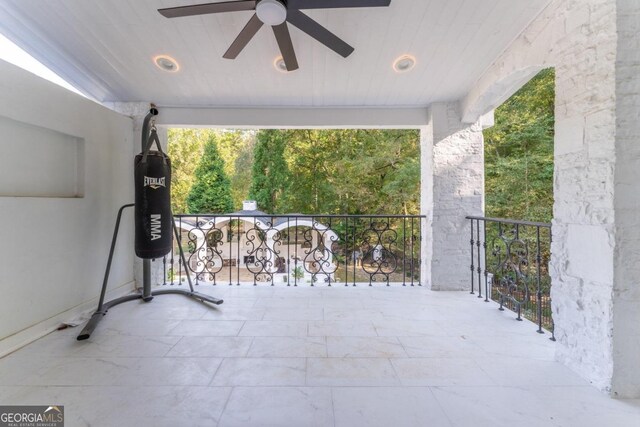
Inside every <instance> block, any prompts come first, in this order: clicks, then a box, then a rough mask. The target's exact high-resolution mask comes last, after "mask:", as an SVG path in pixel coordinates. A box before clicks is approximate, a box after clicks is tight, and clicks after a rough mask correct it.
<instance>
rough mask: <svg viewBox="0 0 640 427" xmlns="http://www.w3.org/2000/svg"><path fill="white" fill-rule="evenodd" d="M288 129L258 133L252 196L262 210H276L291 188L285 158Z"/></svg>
mask: <svg viewBox="0 0 640 427" xmlns="http://www.w3.org/2000/svg"><path fill="white" fill-rule="evenodd" d="M286 144H287V132H286V131H279V130H262V131H260V132H259V133H258V137H257V141H256V145H255V149H254V160H253V168H252V182H251V187H250V188H249V198H250V199H252V200H255V201H256V202H258V206H259V207H260V209H262V210H264V211H266V212H275V211H276V210H277V207H278V206H279V205H280V203H281V198H282V197H283V195H284V193H285V191H286V190H287V188H288V180H289V169H288V167H287V163H286V161H285V158H284V151H285V147H286Z"/></svg>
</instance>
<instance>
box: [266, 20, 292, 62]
mask: <svg viewBox="0 0 640 427" xmlns="http://www.w3.org/2000/svg"><path fill="white" fill-rule="evenodd" d="M271 28H273V34H275V36H276V41H277V42H278V47H279V48H280V53H281V54H282V59H284V63H285V65H286V66H287V71H294V70H297V69H298V59H297V58H296V52H295V51H294V50H293V43H292V42H291V35H290V34H289V27H287V23H286V22H283V23H282V24H280V25H276V26H275V27H271Z"/></svg>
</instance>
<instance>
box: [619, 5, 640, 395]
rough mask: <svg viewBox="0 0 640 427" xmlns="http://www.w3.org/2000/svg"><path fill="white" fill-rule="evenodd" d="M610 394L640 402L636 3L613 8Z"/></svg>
mask: <svg viewBox="0 0 640 427" xmlns="http://www.w3.org/2000/svg"><path fill="white" fill-rule="evenodd" d="M617 8H618V10H617V26H618V49H617V58H616V153H615V154H616V169H615V187H614V191H615V210H616V218H615V219H616V222H615V226H616V234H615V236H616V239H615V252H614V266H613V277H614V289H613V298H614V299H613V305H614V312H613V361H614V372H613V381H612V390H613V393H614V394H615V395H618V396H636V397H638V396H640V369H639V368H640V250H639V248H640V215H639V212H640V167H639V166H640V78H639V76H640V1H638V0H618V2H617Z"/></svg>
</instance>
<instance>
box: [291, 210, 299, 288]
mask: <svg viewBox="0 0 640 427" xmlns="http://www.w3.org/2000/svg"><path fill="white" fill-rule="evenodd" d="M295 232H296V234H295V239H296V240H295V243H294V247H293V251H294V255H293V257H294V258H293V270H292V271H293V286H298V217H296V226H295Z"/></svg>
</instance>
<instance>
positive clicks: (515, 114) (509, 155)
mask: <svg viewBox="0 0 640 427" xmlns="http://www.w3.org/2000/svg"><path fill="white" fill-rule="evenodd" d="M554 102H555V72H554V70H553V69H546V70H543V71H541V72H540V73H539V74H538V75H537V76H536V77H534V78H533V79H532V80H531V81H530V82H528V83H527V84H526V85H525V86H523V87H522V88H521V89H520V90H519V91H518V92H516V93H515V94H514V95H513V96H512V97H511V98H510V99H509V100H507V101H506V102H505V103H504V104H503V105H501V106H500V107H499V108H498V109H497V110H496V112H495V119H496V123H495V126H494V127H493V128H490V129H488V130H486V131H485V133H484V136H485V181H486V184H485V194H486V214H487V216H493V217H501V218H514V219H522V220H529V221H544V222H549V221H551V218H552V217H553V138H554Z"/></svg>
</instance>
